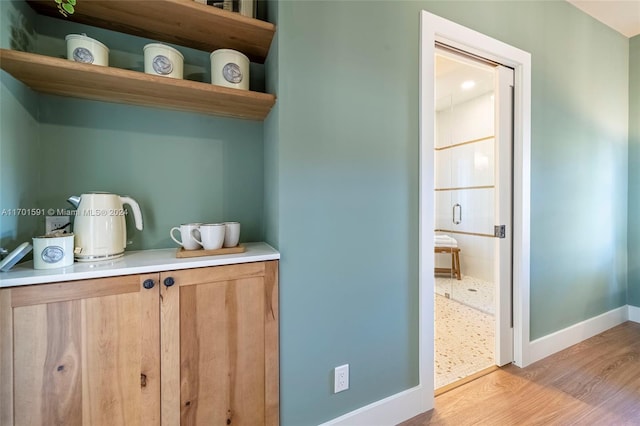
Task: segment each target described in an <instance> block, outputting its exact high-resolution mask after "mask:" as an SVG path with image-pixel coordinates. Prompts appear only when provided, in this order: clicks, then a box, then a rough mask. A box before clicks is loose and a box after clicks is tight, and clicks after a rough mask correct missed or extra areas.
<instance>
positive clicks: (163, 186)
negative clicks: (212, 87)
mask: <svg viewBox="0 0 640 426" xmlns="http://www.w3.org/2000/svg"><path fill="white" fill-rule="evenodd" d="M1 3H3V7H5V6H4V3H6V2H1ZM16 8H23V9H25V10H26V13H30V16H32V18H34V22H35V28H36V30H37V34H34V35H33V39H34V41H33V43H32V48H33V50H34V51H36V52H38V53H41V54H45V55H49V56H58V57H66V44H65V41H64V37H65V35H66V34H70V33H86V34H87V35H89V36H91V37H94V38H96V39H98V40H100V41H102V42H103V43H105V44H106V45H107V46H109V48H110V55H109V56H110V65H111V66H115V67H119V68H127V69H132V70H136V71H142V70H143V54H142V52H143V47H144V45H145V44H147V43H150V42H153V40H149V39H144V38H140V37H132V36H128V35H124V34H119V33H115V32H113V31H107V30H102V29H99V28H93V27H89V26H86V25H79V24H74V23H71V22H68V21H64V20H58V19H52V18H48V17H44V16H36V17H34V16H33V13H32V12H31V11H30V9H29V8H28V7H27V6H25V4H24V3H16ZM3 28H5V27H4V26H3ZM176 47H177V48H179V50H180V51H181V52H182V53H183V54H184V56H185V73H184V74H185V78H187V79H192V80H198V81H205V82H209V81H210V63H209V52H202V51H197V50H194V49H187V48H184V47H179V46H176ZM263 68H264V67H263V66H262V65H257V64H252V68H251V76H252V79H251V87H252V89H254V90H263V88H264V71H263ZM2 78H3V90H5V86H7V87H9V88H10V89H11V91H12V92H13V93H14V94H18V95H14V98H15V99H12V98H9V97H6V99H5V97H4V96H3V100H2V102H3V104H2V105H3V106H4V105H5V104H6V105H7V107H6V108H4V109H3V115H2V120H3V128H2V153H3V157H2V161H3V168H2V173H3V176H2V177H3V179H2V184H1V185H0V186H1V188H2V193H3V198H2V207H3V208H9V207H14V206H24V205H25V204H26V205H27V206H29V207H31V206H33V207H36V206H37V207H40V208H44V209H49V208H56V209H57V208H71V205H70V204H67V203H66V199H67V198H68V197H69V196H70V195H79V194H81V193H83V192H89V191H107V192H114V193H117V194H123V195H129V196H131V197H132V198H134V199H136V200H137V201H138V203H139V204H140V207H141V209H142V214H143V219H144V230H143V231H142V232H140V231H137V230H135V227H134V226H133V220H128V239H129V240H130V241H131V244H130V246H129V247H128V248H129V249H152V248H163V247H175V246H176V244H175V243H174V242H173V241H172V240H171V239H170V238H169V230H170V228H171V227H172V226H176V225H179V224H180V223H185V222H194V221H199V222H218V221H239V222H240V223H241V224H242V232H241V241H261V240H263V239H264V236H263V233H264V225H263V216H264V213H263V199H264V195H263V193H264V161H263V157H264V154H263V124H262V123H261V122H256V121H245V120H236V119H227V118H219V117H213V116H209V115H203V114H194V113H184V112H176V111H170V110H164V109H157V108H146V107H137V106H128V105H119V104H111V103H105V102H96V101H86V100H78V99H71V98H64V97H58V96H51V95H44V94H36V93H33V92H32V91H30V90H29V89H28V88H25V87H24V86H23V85H22V84H20V83H19V82H16V81H15V80H13V78H11V77H10V76H9V75H7V74H5V73H4V72H3V73H2ZM5 81H8V82H10V83H6V84H5ZM3 93H4V92H3ZM22 93H25V94H22ZM24 109H28V110H29V111H30V115H29V114H24V113H22V112H21V111H22V110H24ZM5 111H8V113H7V114H5V113H4V112H5ZM16 115H20V117H16ZM27 117H28V118H30V121H28V122H27V121H25V120H26V118H27ZM5 120H6V121H7V123H8V124H7V125H6V126H5V125H4V122H5ZM25 127H28V129H27V130H25ZM10 132H11V133H10ZM24 139H28V143H24V141H21V140H24ZM5 154H6V155H5ZM14 157H15V158H14ZM5 161H7V162H10V163H11V167H6V168H5V167H4V162H5ZM18 165H20V167H18ZM5 173H6V174H7V175H8V176H7V178H5V176H4V174H5ZM9 174H10V176H9ZM18 176H20V177H24V178H26V179H27V182H25V183H19V184H16V183H15V181H16V179H17V177H18ZM23 187H24V188H23ZM27 188H28V190H27ZM5 192H6V194H7V195H6V196H5V195H4V194H5ZM25 197H26V198H25ZM3 219H4V218H3ZM27 219H28V220H29V223H28V225H29V226H26V225H22V224H18V228H17V229H18V230H19V233H20V237H19V238H18V240H20V241H19V242H21V241H24V240H28V239H30V237H32V236H34V235H36V234H40V233H42V232H43V231H44V217H43V216H42V217H38V218H27ZM20 220H24V219H22V218H21V219H20ZM4 228H6V231H5V229H4ZM15 230H16V224H15V223H14V222H9V221H6V225H5V220H3V236H4V233H5V232H6V233H7V234H9V235H11V234H12V233H13V234H15ZM3 243H4V242H3Z"/></svg>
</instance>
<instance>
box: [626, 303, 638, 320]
mask: <svg viewBox="0 0 640 426" xmlns="http://www.w3.org/2000/svg"><path fill="white" fill-rule="evenodd" d="M627 308H629V316H628V318H629V321H633V322H640V308H639V307H637V306H632V305H627Z"/></svg>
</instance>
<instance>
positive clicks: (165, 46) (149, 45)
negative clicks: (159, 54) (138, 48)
mask: <svg viewBox="0 0 640 426" xmlns="http://www.w3.org/2000/svg"><path fill="white" fill-rule="evenodd" d="M147 48H156V49H168V50H170V51H172V52H173V53H175V54H176V55H180V57H181V58H182V60H184V56H183V55H182V53H180V51H179V50H178V49H174V48H173V47H171V46H167V45H166V44H162V43H149V44H145V46H144V49H143V51H145V50H147Z"/></svg>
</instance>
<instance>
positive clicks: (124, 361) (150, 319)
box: [0, 261, 279, 426]
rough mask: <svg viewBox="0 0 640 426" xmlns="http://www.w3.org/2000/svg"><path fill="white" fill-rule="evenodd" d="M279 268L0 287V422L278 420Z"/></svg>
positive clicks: (270, 264) (272, 264)
mask: <svg viewBox="0 0 640 426" xmlns="http://www.w3.org/2000/svg"><path fill="white" fill-rule="evenodd" d="M277 270H278V261H267V262H256V263H246V264H239V265H227V266H217V267H210V268H197V269H190V270H183V271H172V272H162V273H154V274H145V275H129V276H122V277H113V278H104V279H95V280H83V281H70V282H63V283H56V284H43V285H34V286H26V287H14V288H7V289H2V290H0V345H1V346H0V397H1V399H0V424H2V425H3V426H5V425H7V426H8V425H16V426H22V425H47V426H48V425H65V426H67V425H109V426H112V425H113V426H115V425H127V426H130V425H142V426H153V425H161V424H162V425H207V426H209V425H212V426H215V425H221V426H222V425H240V426H241V425H252V426H254V425H265V426H267V425H268V426H271V425H277V424H278V423H279V416H278V410H279V406H278V277H277ZM151 286H153V287H151ZM149 287H151V288H149Z"/></svg>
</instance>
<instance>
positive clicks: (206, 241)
mask: <svg viewBox="0 0 640 426" xmlns="http://www.w3.org/2000/svg"><path fill="white" fill-rule="evenodd" d="M195 231H196V230H195V229H194V230H192V231H191V236H192V237H193V239H194V240H196V241H197V242H198V243H199V244H201V245H202V247H204V249H205V250H217V249H219V248H222V244H223V243H224V231H225V225H224V223H203V224H202V225H200V237H201V239H198V238H197V236H196V232H195Z"/></svg>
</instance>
